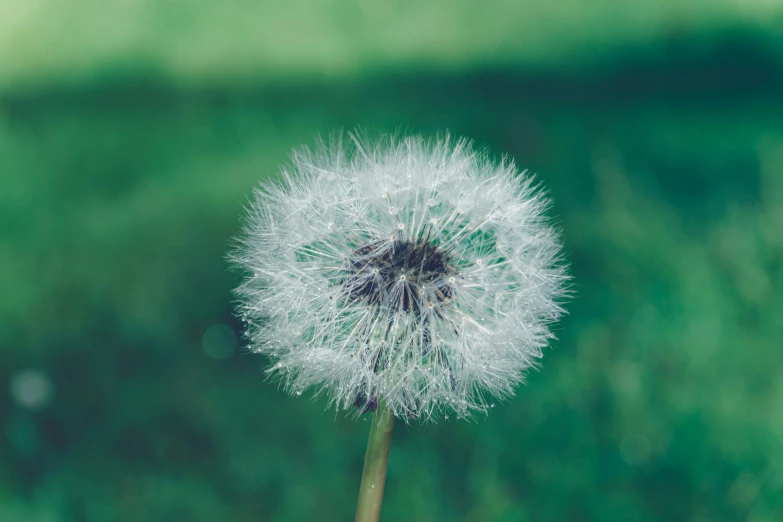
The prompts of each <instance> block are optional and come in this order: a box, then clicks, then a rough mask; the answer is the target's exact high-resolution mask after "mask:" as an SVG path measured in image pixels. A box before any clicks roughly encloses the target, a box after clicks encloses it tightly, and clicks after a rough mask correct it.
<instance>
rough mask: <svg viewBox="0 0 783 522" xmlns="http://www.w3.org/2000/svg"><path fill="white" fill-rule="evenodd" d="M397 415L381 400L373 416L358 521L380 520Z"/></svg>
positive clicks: (372, 521) (357, 514) (360, 491)
mask: <svg viewBox="0 0 783 522" xmlns="http://www.w3.org/2000/svg"><path fill="white" fill-rule="evenodd" d="M393 429H394V415H393V414H392V413H391V412H390V411H389V410H387V409H386V407H385V406H384V404H383V402H381V401H379V402H378V409H377V410H376V411H375V415H373V418H372V427H371V428H370V439H369V440H368V441H367V452H366V453H365V454H364V469H363V470H362V485H361V486H360V487H359V502H358V503H357V505H356V519H355V522H377V521H378V517H379V516H380V514H381V501H382V500H383V486H384V484H385V483H386V466H387V464H388V462H389V447H390V446H391V439H392V431H393Z"/></svg>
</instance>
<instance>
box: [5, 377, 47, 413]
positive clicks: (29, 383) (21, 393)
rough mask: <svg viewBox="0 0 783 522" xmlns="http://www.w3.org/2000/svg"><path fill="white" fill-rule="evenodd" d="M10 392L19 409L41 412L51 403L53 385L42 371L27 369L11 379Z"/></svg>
mask: <svg viewBox="0 0 783 522" xmlns="http://www.w3.org/2000/svg"><path fill="white" fill-rule="evenodd" d="M10 391H11V397H12V398H13V400H14V402H15V403H16V405H17V406H19V407H20V408H25V409H28V410H41V409H43V408H45V407H46V406H48V405H49V403H50V402H51V400H52V397H53V396H54V385H53V384H52V381H51V379H49V377H48V376H47V375H46V374H45V373H43V372H42V371H40V370H35V369H29V370H22V371H20V372H17V373H16V374H14V375H13V376H12V377H11V380H10Z"/></svg>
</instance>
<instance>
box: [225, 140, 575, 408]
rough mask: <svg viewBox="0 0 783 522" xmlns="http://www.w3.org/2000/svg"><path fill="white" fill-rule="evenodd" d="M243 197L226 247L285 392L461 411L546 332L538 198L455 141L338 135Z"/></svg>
mask: <svg viewBox="0 0 783 522" xmlns="http://www.w3.org/2000/svg"><path fill="white" fill-rule="evenodd" d="M255 196H256V197H255V200H254V201H253V203H252V204H251V206H250V208H249V212H248V216H247V219H246V223H245V230H244V232H243V234H242V235H241V237H240V238H239V239H238V242H237V245H238V246H237V248H236V249H235V250H234V252H233V253H232V255H231V258H232V261H233V262H234V263H235V264H237V265H238V266H240V267H241V268H242V269H244V270H246V271H247V273H248V274H251V276H249V277H248V278H247V279H245V281H244V282H243V283H242V284H241V286H239V288H238V289H237V290H236V292H237V295H238V296H239V315H241V316H242V317H243V318H245V320H246V321H247V322H246V324H247V328H246V331H245V335H246V337H247V338H248V339H249V346H250V348H251V349H252V350H253V351H255V352H259V353H264V354H267V355H269V356H270V357H271V358H272V359H273V360H274V365H273V366H272V367H271V368H270V370H269V371H270V372H271V373H272V374H274V375H276V376H278V377H279V378H280V380H281V382H282V383H283V385H284V386H285V388H286V389H287V390H289V391H290V392H291V393H294V394H297V395H299V394H301V393H302V391H303V390H305V389H312V390H314V391H315V393H316V395H318V394H323V395H325V396H326V397H327V398H328V400H329V401H330V403H331V404H332V405H333V406H335V407H337V408H342V409H348V410H352V411H354V412H356V413H358V414H361V413H363V412H366V411H374V410H375V409H376V408H377V406H378V403H379V401H383V403H384V404H385V405H386V407H387V408H389V409H390V410H391V411H392V412H393V413H394V414H395V415H397V416H398V417H401V418H403V419H409V418H420V419H425V420H426V419H433V418H437V417H446V415H447V414H449V413H451V414H453V415H455V416H457V417H466V416H469V415H470V414H472V413H474V412H477V411H484V412H486V411H488V410H489V409H490V408H492V407H494V402H493V401H494V400H496V399H505V398H508V397H510V396H511V395H513V392H514V389H515V387H516V386H517V385H518V384H519V383H520V382H522V380H523V379H524V376H525V373H526V370H528V369H529V368H530V367H532V366H533V365H535V364H536V361H537V359H538V358H540V357H541V353H542V352H541V350H542V348H543V347H544V346H546V345H547V344H548V343H549V342H550V340H551V339H552V338H553V335H552V332H551V326H552V324H553V323H554V322H555V321H557V319H558V318H559V317H560V315H561V314H562V313H563V308H562V301H563V300H564V298H565V297H566V296H567V282H568V275H567V273H566V267H565V264H564V262H563V261H562V258H561V253H560V252H561V246H560V240H559V236H558V233H557V231H556V230H555V229H554V228H553V227H552V226H551V225H550V223H549V221H548V219H547V218H546V217H545V215H544V212H545V211H546V209H547V208H548V206H549V201H548V199H547V198H546V197H545V196H544V195H543V193H542V191H541V190H540V189H539V188H538V187H537V186H536V185H535V184H534V181H533V179H532V177H530V176H529V175H527V174H526V173H524V172H521V173H520V172H519V171H518V170H517V169H516V167H515V166H514V164H513V163H512V162H510V161H507V160H504V161H502V162H500V163H495V162H492V161H490V160H488V159H487V158H486V157H485V156H484V155H482V154H480V153H477V152H476V151H474V150H473V148H472V147H471V144H470V143H469V142H468V141H466V140H456V141H455V140H453V139H451V138H449V137H444V138H440V139H435V140H431V141H427V140H425V139H423V138H421V137H416V136H411V137H404V138H400V139H396V138H392V137H386V138H383V139H381V140H378V141H375V142H371V141H368V140H362V139H359V138H356V137H353V136H352V137H351V139H350V140H343V139H342V138H341V137H338V138H335V139H334V140H333V141H332V142H330V143H328V144H324V143H322V144H321V145H320V146H319V147H318V148H317V149H316V150H310V149H303V150H301V151H299V152H297V153H295V154H294V157H293V165H292V168H291V169H290V170H285V171H283V172H282V173H281V180H280V181H279V182H277V183H267V184H265V185H263V186H262V187H260V188H259V189H258V190H257V191H256V194H255ZM446 418H447V417H446Z"/></svg>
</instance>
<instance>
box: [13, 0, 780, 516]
mask: <svg viewBox="0 0 783 522" xmlns="http://www.w3.org/2000/svg"><path fill="white" fill-rule="evenodd" d="M356 125H361V126H363V127H364V128H365V129H367V130H369V131H371V132H384V131H394V130H397V129H403V130H405V131H409V132H417V133H425V134H432V133H436V132H438V131H442V130H445V129H448V130H450V131H451V132H452V133H454V134H457V135H465V136H469V137H472V138H474V139H475V140H476V142H477V144H478V145H479V146H480V147H486V148H488V149H489V150H490V151H491V153H492V154H494V155H497V156H500V155H502V154H504V153H507V154H509V155H511V156H513V157H514V158H515V159H516V161H517V162H518V163H519V164H520V165H521V166H522V167H526V168H529V169H531V170H532V171H535V172H538V173H539V174H540V177H541V179H542V180H543V181H544V182H545V183H546V184H547V185H548V186H549V188H550V192H551V194H552V196H553V198H554V201H555V206H554V209H553V215H556V216H558V222H559V223H560V224H561V225H562V227H563V230H564V235H565V245H566V250H567V253H568V257H569V259H570V261H571V263H572V265H573V274H574V277H575V291H576V298H575V300H574V301H573V302H572V303H571V304H570V305H569V307H568V308H569V312H570V314H569V315H568V316H567V317H566V318H565V320H563V321H562V322H561V323H560V325H559V326H558V336H559V340H558V341H557V342H555V343H554V345H553V349H551V350H547V352H546V356H545V359H544V361H543V366H542V368H541V371H538V372H534V373H532V374H531V375H530V378H529V380H528V384H527V385H526V386H525V387H523V388H521V389H520V390H519V394H518V396H517V397H516V398H515V399H514V400H513V401H511V402H509V403H507V404H503V405H499V406H498V407H497V408H495V409H494V410H493V411H492V414H491V415H489V416H488V417H480V418H477V419H475V421H473V422H462V421H454V420H449V421H442V422H439V423H437V424H427V425H420V424H410V425H407V426H406V425H405V424H404V423H399V424H398V426H397V427H396V432H395V439H394V443H393V448H392V455H391V461H390V468H389V478H388V484H387V493H386V500H385V503H384V510H383V513H382V519H384V520H388V521H391V520H405V521H413V522H416V521H433V520H437V521H468V522H485V521H486V522H490V521H510V522H511V521H513V522H516V521H520V522H524V521H536V522H542V521H562V520H569V521H576V522H579V521H586V522H587V521H590V522H592V521H612V522H614V521H621V520H634V521H641V522H645V521H658V520H662V521H695V522H696V521H698V522H708V521H710V522H711V521H751V522H762V521H775V520H783V326H782V325H783V2H781V0H692V1H691V0H689V1H657V2H653V1H638V2H625V1H623V0H594V1H592V2H584V1H581V0H580V1H577V0H561V1H559V2H556V3H555V2H553V3H544V2H533V1H518V2H512V1H508V2H503V1H500V0H497V1H484V2H481V3H476V2H469V1H467V0H430V1H427V2H414V1H413V0H385V1H379V0H358V1H356V0H323V1H313V0H311V1H308V2H306V1H303V0H296V1H293V0H292V1H289V2H270V1H258V0H253V1H250V0H244V1H242V0H234V1H229V2H207V1H205V0H190V1H184V0H112V1H106V0H100V1H99V0H70V1H68V2H64V1H56V0H0V285H1V286H0V522H15V521H23V522H72V521H73V522H77V521H85V522H88V521H89V522H92V521H96V522H108V521H118V522H124V521H129V522H130V521H133V522H136V521H139V520H143V521H146V520H150V521H169V520H171V521H199V522H200V521H205V522H207V521H209V522H212V521H237V522H239V521H259V520H264V521H267V520H268V521H274V522H286V521H299V520H319V521H320V520H345V521H347V520H352V517H353V511H354V508H355V500H356V494H357V491H358V484H359V476H360V472H361V466H362V458H363V452H364V445H365V441H366V436H367V432H368V428H369V425H368V422H367V419H364V420H360V421H354V420H351V419H349V418H346V417H345V416H344V415H343V414H342V413H340V414H335V413H334V412H325V411H324V408H323V403H322V402H318V401H308V400H306V399H304V397H302V398H296V397H293V398H292V397H288V396H286V395H285V394H283V392H281V391H279V390H277V389H276V388H275V387H274V385H272V384H270V383H268V382H265V381H264V379H263V375H262V372H261V369H262V368H263V367H264V366H265V364H266V361H265V360H264V359H263V358H262V357H260V356H255V355H249V354H247V353H245V352H244V351H243V349H242V341H241V340H240V341H239V342H238V343H236V344H235V343H234V342H232V341H233V338H232V335H233V332H237V333H238V328H239V323H238V322H237V320H236V319H235V318H234V317H233V316H232V296H231V288H232V287H233V286H235V285H236V284H237V281H238V279H239V275H238V274H235V273H231V272H229V271H228V269H227V266H226V263H225V261H224V256H225V252H226V250H227V247H228V244H229V242H230V239H231V238H232V236H234V235H235V234H236V233H237V231H238V228H239V219H240V216H241V214H242V208H243V205H244V204H245V203H246V202H247V198H248V197H249V195H250V193H251V190H252V188H253V187H254V186H255V185H256V184H257V183H258V182H259V181H262V180H266V179H269V178H272V177H274V176H275V173H276V171H277V169H278V167H279V165H281V164H284V163H285V162H286V161H287V160H288V154H289V151H290V150H291V149H292V148H295V147H298V146H300V145H301V144H303V143H312V142H313V140H314V138H315V137H316V136H317V135H321V134H326V133H329V132H331V131H332V130H334V129H339V128H344V129H352V128H354V127H355V126H356ZM221 325H222V326H221Z"/></svg>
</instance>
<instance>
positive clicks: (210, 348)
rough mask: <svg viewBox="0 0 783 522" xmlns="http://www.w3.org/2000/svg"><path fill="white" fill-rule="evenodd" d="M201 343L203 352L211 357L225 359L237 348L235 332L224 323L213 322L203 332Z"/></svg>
mask: <svg viewBox="0 0 783 522" xmlns="http://www.w3.org/2000/svg"><path fill="white" fill-rule="evenodd" d="M201 344H202V347H203V349H204V353H206V354H207V355H209V356H210V357H212V358H213V359H227V358H229V357H231V356H232V355H233V354H234V350H236V348H237V344H238V340H237V334H236V332H234V329H233V328H231V327H230V326H228V325H226V324H215V325H212V326H210V327H209V328H208V329H207V331H206V332H204V338H203V339H202V342H201Z"/></svg>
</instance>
